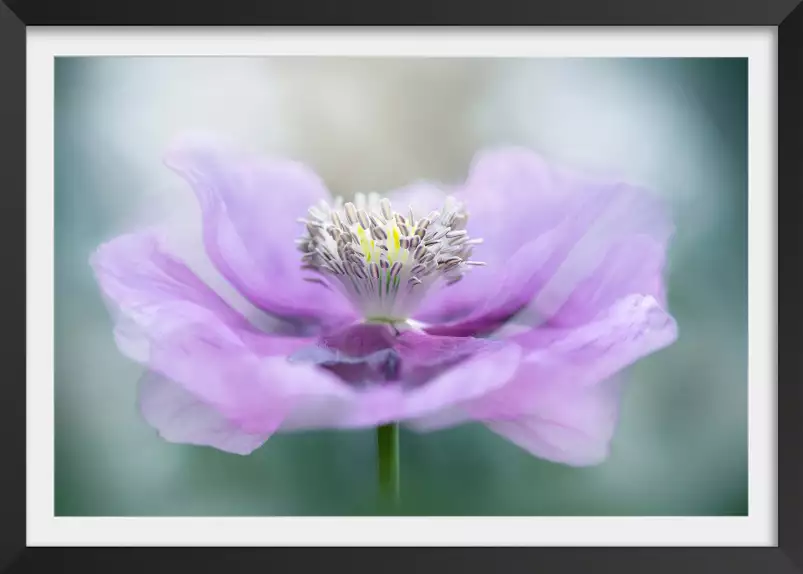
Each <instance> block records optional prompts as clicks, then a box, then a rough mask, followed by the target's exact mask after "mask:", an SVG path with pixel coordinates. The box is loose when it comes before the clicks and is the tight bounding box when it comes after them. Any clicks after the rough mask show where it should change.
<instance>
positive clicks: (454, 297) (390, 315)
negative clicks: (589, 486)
mask: <svg viewBox="0 0 803 574" xmlns="http://www.w3.org/2000/svg"><path fill="white" fill-rule="evenodd" d="M166 163H167V165H168V166H169V167H171V168H172V169H173V170H175V171H176V172H177V173H178V174H179V175H181V176H182V177H183V178H184V179H185V180H186V181H187V182H188V183H189V184H190V186H191V187H192V189H193V190H194V192H195V195H196V197H197V198H198V201H199V203H200V206H201V211H202V217H203V245H204V248H205V252H206V255H207V256H208V257H209V259H210V260H211V262H212V263H213V265H214V267H215V268H216V270H217V271H218V272H219V273H220V274H221V275H222V276H223V277H224V278H225V279H226V280H227V281H228V282H229V283H230V284H231V285H232V286H234V287H235V288H236V289H237V290H238V291H239V292H240V293H241V294H242V295H243V296H244V297H245V298H246V299H248V300H249V301H250V303H251V304H253V306H255V307H256V308H258V309H260V310H261V311H262V312H264V313H267V314H269V315H271V316H273V317H274V318H275V319H277V324H279V325H281V328H278V327H277V328H276V329H271V330H265V329H264V328H259V327H257V326H256V325H255V324H254V323H252V322H251V321H249V319H248V318H247V317H245V316H244V315H243V314H242V313H240V312H238V311H236V310H235V309H234V308H232V307H231V306H230V305H229V304H228V303H227V302H226V301H225V300H224V299H223V298H222V297H221V296H220V295H218V294H217V293H216V292H215V291H214V290H213V289H212V288H211V287H209V286H208V285H206V284H205V283H204V282H203V281H202V280H201V279H200V278H199V277H198V276H197V275H196V274H195V273H194V272H193V271H192V270H191V269H190V268H189V266H188V265H187V264H186V263H185V262H183V261H182V260H181V259H180V258H179V257H178V256H177V255H176V254H175V253H173V252H171V250H170V249H169V248H168V247H167V246H166V243H165V242H164V241H163V238H162V235H161V234H160V232H154V231H145V232H139V233H134V234H131V235H124V236H122V237H118V238H115V239H113V240H111V241H110V242H108V243H106V244H104V245H102V246H100V247H99V248H98V250H97V251H96V252H95V253H94V254H93V256H92V265H93V267H94V270H95V274H96V277H97V279H98V282H99V284H100V287H101V290H102V292H103V293H104V295H105V296H106V298H107V299H108V300H109V302H110V306H111V309H112V310H113V312H114V315H115V318H116V327H115V336H116V340H117V343H118V346H119V348H120V349H121V351H122V352H123V353H125V354H126V355H127V356H129V357H131V358H132V359H134V360H136V361H138V362H140V363H142V364H143V365H144V366H145V367H146V368H147V371H146V374H145V376H144V377H143V379H142V381H141V386H140V407H141V410H142V413H143V416H144V417H145V419H146V420H147V421H148V422H149V423H150V424H151V425H153V426H154V427H155V428H156V429H157V430H158V431H159V433H160V434H161V435H162V436H163V437H164V438H165V439H167V440H169V441H174V442H183V443H191V444H203V445H209V446H213V447H216V448H219V449H222V450H227V451H230V452H236V453H242V454H246V453H249V452H251V451H252V450H254V449H255V448H257V447H258V446H260V445H261V444H262V443H263V442H264V441H265V440H267V438H268V437H269V436H270V435H271V434H272V433H274V432H277V431H290V430H300V429H311V428H358V427H370V426H375V425H381V424H386V423H390V422H403V423H405V424H408V425H409V426H410V427H412V428H415V429H418V430H433V429H436V428H442V427H445V426H451V425H455V424H458V423H462V422H467V421H480V422H483V423H485V424H486V425H487V426H488V427H489V428H491V429H492V430H494V431H495V432H497V433H499V434H501V435H503V436H505V437H507V438H508V439H510V440H511V441H513V442H515V443H516V444H518V445H520V446H522V447H523V448H525V449H527V450H529V451H530V452H532V453H533V454H535V455H537V456H541V457H544V458H547V459H550V460H554V461H559V462H563V463H567V464H575V465H584V464H593V463H596V462H599V461H601V460H603V459H604V458H605V456H606V455H607V453H608V446H609V442H610V440H611V437H612V435H613V432H614V428H615V425H616V421H617V413H618V403H619V400H618V398H619V393H620V392H621V388H622V385H621V378H620V377H619V376H618V375H619V373H620V371H622V369H624V368H625V367H627V366H628V365H629V364H631V363H632V362H634V361H635V360H637V359H639V358H640V357H643V356H645V355H646V354H649V353H651V352H653V351H655V350H657V349H660V348H662V347H664V346H666V345H668V344H670V343H671V342H673V341H674V339H675V338H676V336H677V329H676V325H675V322H674V320H673V319H672V317H671V316H670V315H669V313H668V311H667V305H666V296H665V289H664V281H663V268H664V261H665V254H666V249H667V245H668V241H669V239H670V237H671V234H672V225H671V222H670V221H669V219H668V217H667V215H666V212H665V210H664V209H663V208H662V207H661V206H660V205H659V203H658V202H657V201H656V200H655V198H653V197H652V196H651V195H650V194H649V193H647V192H645V191H643V190H642V189H640V188H638V187H635V186H632V185H629V184H623V183H620V182H610V181H593V180H589V179H587V178H584V177H581V176H579V175H576V174H573V173H570V172H567V171H564V170H562V169H559V168H556V167H554V166H550V165H549V164H547V163H546V162H545V161H544V160H543V159H542V158H540V157H539V156H538V155H536V154H535V153H533V152H531V151H528V150H523V149H497V150H489V151H485V152H482V153H480V154H479V155H478V156H477V157H476V158H475V160H474V162H473V164H472V167H471V170H470V173H469V176H468V178H467V180H466V181H465V182H464V183H463V184H461V185H457V186H444V185H434V184H425V183H419V184H415V185H412V186H410V187H407V188H404V189H401V190H397V191H395V192H392V193H390V194H388V195H387V197H381V196H380V195H378V194H374V193H371V194H368V195H362V194H357V195H355V198H354V201H353V202H348V201H344V200H343V199H340V198H332V197H331V196H330V195H329V193H328V191H327V190H326V187H325V186H324V185H323V183H322V182H321V180H320V179H319V178H318V177H317V176H316V175H315V174H314V173H313V172H311V171H310V170H309V169H308V168H306V167H305V166H303V165H301V164H299V163H297V162H293V161H288V160H281V159H268V158H261V157H258V156H254V155H250V154H246V153H242V152H240V151H237V150H235V149H233V148H230V147H226V146H223V145H221V144H219V143H218V142H216V141H214V140H210V139H196V138H190V139H184V140H182V141H180V142H179V143H177V144H176V145H175V146H174V147H173V148H172V149H171V150H170V152H169V153H168V155H167V162H166ZM480 238H482V240H481V239H480ZM475 252H476V253H477V257H476V259H480V260H481V261H482V263H481V262H480V261H477V260H475Z"/></svg>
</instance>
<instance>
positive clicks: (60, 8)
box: [0, 0, 803, 574]
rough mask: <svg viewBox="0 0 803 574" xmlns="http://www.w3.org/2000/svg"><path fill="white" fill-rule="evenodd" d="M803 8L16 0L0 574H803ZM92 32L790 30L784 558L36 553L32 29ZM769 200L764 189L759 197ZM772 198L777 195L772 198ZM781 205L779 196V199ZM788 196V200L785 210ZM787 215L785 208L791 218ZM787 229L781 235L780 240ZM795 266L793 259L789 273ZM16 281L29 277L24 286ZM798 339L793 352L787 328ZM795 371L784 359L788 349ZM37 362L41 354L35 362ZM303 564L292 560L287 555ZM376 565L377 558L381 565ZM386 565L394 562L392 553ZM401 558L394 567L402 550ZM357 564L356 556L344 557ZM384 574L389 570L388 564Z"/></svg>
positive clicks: (726, 551)
mask: <svg viewBox="0 0 803 574" xmlns="http://www.w3.org/2000/svg"><path fill="white" fill-rule="evenodd" d="M800 1H801V0H750V1H746V0H738V1H737V0H673V1H672V2H649V3H648V2H643V1H642V0H606V1H604V2H603V1H599V0H562V1H561V2H548V3H541V2H520V1H519V0H495V1H494V2H492V3H481V2H476V3H467V2H465V1H464V0H441V1H440V2H420V1H410V0H408V1H406V2H401V3H380V2H371V1H369V0H364V1H363V0H341V1H338V2H326V1H325V0H324V1H316V2H311V1H309V0H295V1H294V2H247V1H239V0H229V1H228V2H225V3H212V2H201V1H199V0H196V1H195V2H191V1H179V0H159V1H158V2H157V1H153V0H138V1H136V2H110V1H108V0H81V1H80V2H79V1H76V0H39V1H26V0H4V4H2V5H0V78H2V80H0V85H2V88H1V89H0V173H1V174H2V180H1V181H2V189H3V192H4V193H2V195H0V214H2V222H3V224H2V225H0V258H1V259H0V260H2V261H3V271H4V274H5V280H4V281H3V282H0V285H2V291H3V298H2V301H3V302H4V308H3V319H4V320H3V326H4V329H3V333H4V341H3V342H4V344H3V346H2V347H1V348H2V356H3V359H4V361H3V362H4V365H5V377H3V379H4V380H3V381H2V383H0V405H2V406H3V409H2V414H0V437H2V438H3V443H2V444H3V455H2V459H1V460H2V467H0V521H2V525H3V529H2V532H3V535H2V536H0V571H4V572H8V573H20V572H40V571H41V572H61V571H69V572H72V571H80V572H104V573H105V572H115V571H117V569H120V568H123V569H132V570H135V571H148V572H150V573H154V574H155V573H156V572H163V571H164V572H168V571H174V570H175V569H177V568H180V569H183V568H187V569H190V570H193V571H195V572H196V573H197V572H213V571H214V572H220V571H224V572H229V571H240V570H249V571H260V570H261V571H264V570H266V569H274V568H276V567H277V566H278V562H280V560H279V559H280V558H283V557H286V560H281V562H285V561H291V562H292V564H291V567H292V568H294V569H299V568H301V569H302V570H305V571H306V570H313V571H314V570H316V569H321V568H327V567H331V565H332V564H333V562H332V560H333V559H334V554H335V553H337V554H339V555H340V556H341V557H342V558H343V559H345V560H348V563H349V568H359V567H362V568H363V569H364V570H365V571H369V570H370V571H375V570H376V568H377V567H382V568H386V567H391V568H392V569H394V570H399V571H401V570H402V569H406V570H409V569H410V568H414V569H415V570H419V569H429V570H432V571H435V570H438V571H443V570H444V569H449V570H457V571H461V570H470V571H496V570H501V571H507V572H510V571H514V570H515V571H527V572H531V571H533V570H535V571H537V572H588V571H594V572H596V571H605V570H608V569H611V570H616V571H619V572H634V573H641V572H650V573H651V574H660V573H664V572H666V573H670V572H671V573H672V574H676V573H678V572H685V573H688V574H693V573H697V572H700V573H706V574H708V573H710V572H719V571H723V572H729V573H734V574H736V573H741V572H760V573H786V572H803V500H801V493H802V492H803V472H801V470H802V469H803V466H802V465H801V461H803V456H801V453H802V452H803V448H801V445H800V442H799V439H800V438H801V437H803V411H802V409H801V406H803V400H802V399H803V396H801V395H803V393H802V392H801V389H803V387H801V385H800V383H801V379H802V377H801V375H802V374H803V373H802V372H801V371H803V369H802V368H801V366H803V361H801V360H800V358H799V355H800V345H801V344H802V343H803V317H801V313H800V312H799V311H798V310H797V309H798V307H797V306H796V304H793V299H795V300H796V299H797V297H798V296H799V293H801V292H802V291H803V282H801V281H800V279H799V277H798V275H799V273H798V271H797V269H798V267H800V262H801V257H803V234H802V233H801V227H802V226H801V217H803V118H802V117H801V115H802V114H801V106H803V85H802V84H801V77H803V6H799V5H798V3H800ZM75 25H81V26H89V25H124V26H138V25H161V26H170V25H183V26H200V25H252V26H264V25H271V26H276V25H282V26H288V25H296V26H309V25H327V26H353V25H365V26H378V25H393V26H402V25H415V26H420V25H430V26H431V25H438V26H446V25H448V26H455V25H462V26H519V27H521V26H555V25H563V26H584V25H599V26H645V25H652V26H777V27H778V36H777V38H778V44H777V48H778V54H777V63H778V75H777V79H778V108H777V111H778V144H777V146H778V147H777V157H778V194H779V195H778V208H779V211H778V213H779V218H778V226H779V227H778V230H779V235H778V245H777V247H778V256H779V258H778V269H777V271H778V281H779V283H778V303H779V304H781V302H782V301H786V304H785V305H784V311H783V313H782V314H780V315H779V321H778V326H779V330H778V335H779V340H778V341H777V344H778V349H779V356H778V491H777V492H778V546H777V547H769V548H530V549H524V548H516V549H514V548H510V549H501V548H499V549H489V548H486V549H478V550H466V549H454V548H445V549H434V548H430V549H423V548H420V549H348V548H343V549H338V550H328V551H323V550H318V551H316V552H309V551H307V550H300V549H298V550H292V549H289V548H285V549H281V548H272V549H267V548H266V549H235V548H229V549H222V548H221V549H187V550H175V549H167V548H161V549H157V548H137V549H133V548H132V549H111V548H104V549H91V548H82V549H59V548H26V547H25V545H26V537H25V532H26V531H25V527H24V525H25V524H26V496H25V492H26V483H25V468H26V466H25V465H26V452H25V447H26V442H25V428H26V427H25V423H26V421H25V404H26V378H25V374H26V366H25V364H26V338H25V333H26V317H25V309H26V305H25V303H26V294H25V288H26V282H25V281H20V280H19V278H21V277H25V270H26V256H25V255H26V254H25V251H24V250H23V249H22V241H21V240H20V238H21V237H24V236H25V233H26V217H25V215H26V195H25V189H26V188H25V177H26V175H25V174H26V163H25V159H26V146H25V142H26V123H25V106H26V99H25V98H26V72H25V62H26V60H25V47H26V27H27V26H75ZM753 191H754V192H755V190H753ZM758 192H759V193H761V192H763V191H758ZM766 193H771V190H766ZM781 198H783V201H782V202H781ZM781 207H782V209H781ZM781 230H783V232H782V233H781ZM781 261H784V262H786V267H785V269H786V270H785V271H784V270H783V267H782V266H781V264H780V263H781ZM15 279H16V280H15ZM781 330H783V331H784V332H786V336H785V338H784V340H785V341H786V343H784V344H783V347H782V346H781V343H780V332H781ZM782 348H783V349H784V353H783V355H784V356H785V357H786V360H785V361H783V362H781V361H780V350H781V349H782ZM34 360H35V357H34ZM291 553H292V555H291V556H290V555H289V554H291ZM370 553H373V556H372V555H371V554H370ZM380 553H381V555H380ZM391 553H393V554H394V556H391V555H390V554H391ZM346 555H348V556H346ZM383 565H384V566H383Z"/></svg>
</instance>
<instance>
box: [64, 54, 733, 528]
mask: <svg viewBox="0 0 803 574" xmlns="http://www.w3.org/2000/svg"><path fill="white" fill-rule="evenodd" d="M55 73H56V78H55V79H56V83H55V97H56V116H55V121H56V128H55V129H56V132H55V138H56V148H55V162H56V164H55V165H56V181H55V193H56V196H55V202H56V203H55V225H56V229H55V242H56V244H55V255H56V257H55V265H56V269H55V272H56V291H55V298H56V301H55V312H56V340H55V353H56V374H55V401H56V402H55V416H56V435H55V457H56V460H55V465H56V466H55V485H56V486H55V504H56V508H55V510H56V514H57V515H72V516H86V515H97V516H113V515H362V514H371V513H373V512H374V511H375V504H374V502H375V488H376V486H375V468H374V453H375V451H374V435H373V433H372V432H370V431H353V432H315V433H304V434H289V435H276V436H274V437H272V438H271V439H270V440H269V441H268V442H267V443H266V444H265V445H264V446H263V447H262V448H261V449H259V450H258V451H256V452H255V453H254V454H253V455H251V456H248V457H240V456H237V455H231V454H226V453H222V452H218V451H215V450H212V449H209V448H200V447H192V446H179V445H173V444H168V443H166V442H163V441H162V440H160V439H159V438H158V437H157V435H156V433H155V432H154V431H153V430H152V429H151V428H150V427H148V426H147V425H146V424H145V423H144V422H143V421H142V420H141V419H140V418H139V416H138V414H137V411H136V407H135V391H136V382H137V379H138V377H139V375H140V372H141V370H140V367H138V366H137V365H135V364H133V363H131V362H130V361H128V360H126V359H125V358H124V357H123V356H122V355H121V354H120V353H119V352H118V351H117V350H116V348H115V345H114V342H113V339H112V332H111V320H110V318H109V315H108V313H107V311H106V308H105V307H104V305H103V303H102V301H101V299H100V297H99V292H98V289H97V287H96V285H95V283H94V281H93V279H92V276H91V273H90V268H89V266H88V262H87V260H88V257H89V254H90V253H91V251H92V250H93V249H94V248H95V247H96V246H97V245H98V244H99V243H100V242H102V241H105V240H107V239H110V238H111V237H113V236H115V235H117V234H119V233H121V232H124V231H131V230H134V229H136V228H138V227H140V226H143V225H146V224H149V223H153V222H157V221H164V220H165V219H166V218H167V219H170V218H172V220H173V221H176V220H178V221H180V222H182V223H186V222H190V221H195V220H197V218H198V211H197V207H196V206H195V205H194V200H193V199H192V197H191V194H190V192H188V191H187V189H186V188H185V187H184V186H183V185H182V183H181V182H180V181H179V180H178V179H177V178H176V177H175V176H174V175H173V174H172V173H170V172H169V171H168V170H167V169H166V168H164V167H163V166H162V163H161V156H162V153H163V151H164V149H165V147H166V145H167V144H168V142H169V141H170V140H171V139H172V138H173V137H174V136H176V135H177V134H179V133H180V132H181V131H183V130H186V129H208V130H215V131H218V132H221V133H222V134H224V135H227V136H229V137H232V138H234V139H236V140H238V141H240V142H242V143H243V144H244V145H246V146H257V147H259V148H261V149H264V150H265V151H268V152H273V153H280V154H283V155H288V156H292V157H294V158H297V159H300V160H303V161H305V162H306V163H308V164H309V165H311V166H312V167H313V168H315V169H316V170H317V171H318V173H320V174H321V175H322V177H324V179H325V180H326V181H327V183H328V185H329V187H330V189H331V190H332V191H333V192H334V193H340V194H344V195H350V194H352V193H353V192H355V191H366V190H379V191H381V190H388V189H391V188H393V187H396V186H399V185H403V184H405V183H409V182H410V181H412V180H415V179H420V178H432V179H437V180H447V181H458V180H460V179H461V178H463V177H464V176H465V175H466V171H467V168H468V164H469V161H470V159H471V157H472V155H473V154H474V152H475V151H476V150H477V149H479V148H482V147H484V146H486V145H492V144H520V145H526V146H530V147H532V148H534V149H536V150H538V151H539V152H541V153H542V154H544V155H546V156H548V157H549V158H551V159H553V160H555V161H559V162H561V163H563V164H565V165H569V166H573V167H576V168H578V169H583V170H586V171H595V172H606V173H611V174H617V175H622V176H624V177H626V178H628V179H630V180H633V181H636V182H640V183H643V184H646V185H648V186H650V187H651V188H653V189H654V190H655V191H656V192H657V193H659V194H662V195H663V196H664V197H666V198H667V199H668V200H669V202H670V203H671V205H672V207H673V211H674V217H675V220H676V223H677V235H676V238H675V241H674V243H673V245H672V251H671V253H670V275H669V299H670V308H671V311H672V312H673V314H674V315H675V317H676V318H677V320H678V323H679V326H680V337H679V340H678V341H677V343H676V344H675V345H673V346H671V347H669V348H668V349H666V350H664V351H661V352H659V353H657V354H654V355H652V356H650V357H648V358H646V359H644V360H642V361H641V362H639V363H638V364H637V365H635V366H634V367H633V368H632V369H630V374H631V379H632V382H631V384H630V385H629V387H628V390H627V393H626V395H625V400H624V404H623V406H622V415H621V424H620V428H619V431H618V433H617V435H616V437H615V439H614V443H613V452H612V455H611V457H610V459H609V460H608V461H607V462H606V463H604V464H602V465H600V466H597V467H593V468H586V469H574V468H569V467H564V466H561V465H556V464H552V463H549V462H545V461H541V460H538V459H535V458H533V457H532V456H530V455H529V454H527V453H526V452H524V451H523V450H520V449H518V448H517V447H516V446H514V445H512V444H511V443H509V442H507V441H505V440H504V439H502V438H501V437H499V436H497V435H494V434H492V433H491V432H490V431H488V430H486V429H485V428H484V427H483V426H481V425H478V424H477V425H466V426H461V427H457V428H453V429H450V430H445V431H440V432H436V433H432V434H422V435H418V434H413V433H406V432H403V433H402V437H401V457H402V489H403V491H402V492H403V504H404V506H403V508H402V512H403V513H405V514H423V515H743V514H746V513H747V62H746V60H742V59H611V60H609V59H572V60H567V59H555V60H551V59H523V58H522V59H487V60H483V59H470V60H469V59H430V58H420V59H413V58H399V59H390V58H59V59H58V60H57V64H56V71H55ZM210 280H211V281H213V284H214V285H215V286H216V288H218V289H219V290H220V291H221V292H222V293H224V295H225V296H226V297H227V298H229V299H230V300H232V301H234V302H235V304H240V303H241V302H240V301H235V299H236V297H237V295H236V293H233V292H232V290H231V289H230V288H228V287H227V286H226V285H225V284H223V282H222V281H219V282H217V283H215V282H214V280H213V279H210Z"/></svg>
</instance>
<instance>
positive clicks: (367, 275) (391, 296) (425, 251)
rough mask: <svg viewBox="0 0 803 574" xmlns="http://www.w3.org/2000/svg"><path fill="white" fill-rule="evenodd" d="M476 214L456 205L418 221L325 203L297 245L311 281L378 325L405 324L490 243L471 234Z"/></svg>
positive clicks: (372, 197) (379, 207) (371, 204)
mask: <svg viewBox="0 0 803 574" xmlns="http://www.w3.org/2000/svg"><path fill="white" fill-rule="evenodd" d="M467 221H468V213H467V212H466V210H465V209H464V207H463V205H462V204H461V203H459V202H457V201H456V200H455V199H454V198H452V197H449V198H447V199H446V201H445V202H444V205H443V207H442V208H441V209H440V210H439V211H432V212H431V213H430V214H429V215H427V216H425V217H421V218H416V214H415V213H414V212H413V208H412V207H410V208H409V212H408V215H407V216H405V215H402V214H401V213H398V212H396V211H393V208H392V206H391V204H390V201H389V200H388V199H387V198H380V197H379V195H377V194H374V193H372V194H369V195H368V196H367V197H366V196H365V195H363V194H356V195H355V199H354V203H352V202H347V203H345V204H344V203H343V199H342V198H340V197H338V198H337V199H336V200H335V202H334V205H329V204H328V203H327V202H325V201H321V202H320V204H318V205H315V206H312V207H310V209H309V217H308V218H307V219H302V220H301V222H302V223H304V224H306V232H305V233H304V234H303V235H302V236H301V237H300V238H299V239H298V240H296V243H297V244H298V248H299V250H300V251H301V252H302V253H303V256H302V258H301V260H302V269H304V270H307V271H311V272H314V273H316V274H317V276H316V277H307V278H305V279H306V280H307V281H312V282H315V283H320V284H321V285H323V286H325V287H328V288H330V289H337V290H339V291H340V292H341V293H343V294H344V295H345V296H346V297H347V298H348V299H349V300H350V301H351V303H352V304H353V305H354V307H355V308H356V309H358V310H359V311H360V312H361V313H362V315H363V317H365V318H366V319H368V320H370V321H384V322H390V323H394V322H402V321H404V320H406V319H407V318H409V317H410V316H411V314H412V312H413V311H414V310H415V309H416V307H417V306H418V305H419V303H420V302H421V299H422V298H423V297H424V295H425V294H426V293H427V292H428V291H429V290H430V289H431V288H432V287H433V286H434V285H436V284H442V285H454V284H455V283H457V282H458V281H460V279H462V278H463V274H464V273H466V271H468V270H469V269H470V268H471V267H473V266H477V265H484V263H481V262H479V261H471V260H470V259H469V258H470V257H471V253H472V249H473V248H474V246H475V245H477V244H479V243H481V242H482V240H481V239H471V238H470V237H469V235H468V232H467V231H466V229H465V227H466V223H467Z"/></svg>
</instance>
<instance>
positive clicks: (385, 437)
mask: <svg viewBox="0 0 803 574" xmlns="http://www.w3.org/2000/svg"><path fill="white" fill-rule="evenodd" d="M376 446H377V463H378V471H379V492H380V495H381V497H382V499H381V503H382V506H383V508H386V509H388V510H395V509H397V508H398V506H399V425H397V424H389V425H382V426H380V427H377V429H376Z"/></svg>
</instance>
